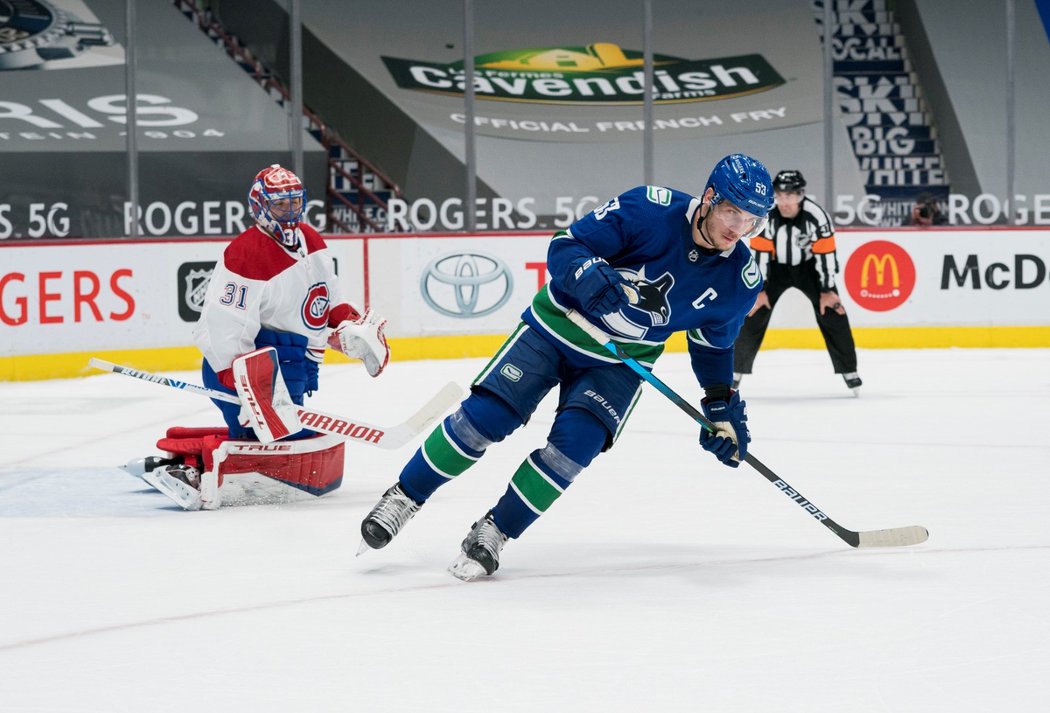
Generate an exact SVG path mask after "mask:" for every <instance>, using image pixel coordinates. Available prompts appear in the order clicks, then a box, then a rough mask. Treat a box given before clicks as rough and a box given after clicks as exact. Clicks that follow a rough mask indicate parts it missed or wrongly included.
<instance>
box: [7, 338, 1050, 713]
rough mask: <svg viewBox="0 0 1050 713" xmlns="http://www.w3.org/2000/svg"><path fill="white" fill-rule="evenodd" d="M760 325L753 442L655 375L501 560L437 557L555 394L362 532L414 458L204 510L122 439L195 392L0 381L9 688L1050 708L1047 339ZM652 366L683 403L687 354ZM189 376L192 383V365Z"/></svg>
mask: <svg viewBox="0 0 1050 713" xmlns="http://www.w3.org/2000/svg"><path fill="white" fill-rule="evenodd" d="M483 364H484V360H466V361H433V362H414V363H411V362H395V363H393V364H392V365H391V366H390V367H389V369H388V371H387V373H386V374H384V375H383V376H382V377H381V378H380V379H376V380H372V379H369V378H368V377H367V375H365V373H364V371H363V369H362V368H361V367H359V366H342V367H340V366H327V367H325V368H324V370H323V371H324V373H323V374H322V383H323V386H324V389H323V391H322V392H321V393H320V394H319V395H318V397H317V398H315V399H314V400H312V403H313V404H315V405H316V406H317V407H318V408H322V409H324V410H327V411H332V412H336V413H342V414H346V415H350V416H358V417H360V418H362V419H364V420H369V421H373V422H377V423H394V422H397V421H400V420H402V419H403V418H405V417H407V416H408V414H409V413H411V412H412V411H413V410H414V409H415V407H416V406H417V405H418V404H420V403H421V402H422V401H424V400H425V398H426V397H428V396H429V395H430V394H431V393H433V391H435V390H436V389H437V387H438V386H439V385H440V384H442V383H444V382H445V381H448V380H456V381H458V382H459V383H461V384H464V385H466V384H467V383H469V381H470V379H471V378H472V377H473V375H474V374H475V372H476V371H478V370H479V369H480V368H481V367H482V365H483ZM860 364H861V375H862V376H863V378H864V380H865V385H864V387H863V390H862V391H863V393H862V396H861V397H860V398H859V399H854V398H852V397H851V396H850V395H849V392H848V391H847V390H846V388H845V386H844V385H843V383H842V381H841V379H840V378H839V377H838V376H835V375H833V374H832V373H831V368H830V365H829V362H828V357H827V355H826V354H823V353H822V352H816V351H773V352H763V353H762V354H761V355H760V356H759V359H758V362H757V364H756V369H757V373H756V374H754V375H753V376H750V377H748V378H747V379H746V380H745V381H744V383H743V388H742V392H743V395H744V396H745V398H746V399H747V400H748V403H749V412H750V416H751V425H752V432H753V435H754V442H753V444H752V452H753V453H754V454H755V455H756V456H757V457H758V458H760V459H761V460H762V461H764V462H765V463H766V464H767V465H769V466H770V467H771V468H773V470H775V471H776V472H777V473H778V474H780V475H781V476H782V477H783V478H784V479H785V480H786V481H787V482H788V483H790V484H791V485H792V486H794V487H795V488H797V489H798V490H799V491H801V493H803V494H804V495H805V496H806V497H808V498H810V499H811V500H813V502H814V503H815V504H816V505H817V506H819V507H820V508H822V509H824V510H825V511H826V512H827V513H828V514H829V515H830V516H831V517H832V518H834V519H836V520H837V521H838V522H839V523H840V524H842V525H843V526H845V527H848V528H852V529H855V530H865V529H878V528H885V527H895V526H901V525H912V524H921V525H925V526H926V527H928V528H929V530H930V532H931V535H930V540H929V541H928V542H927V543H926V544H924V545H920V546H917V547H912V548H901V549H884V550H866V551H865V550H852V549H850V548H849V547H847V546H846V545H845V544H844V543H842V542H841V541H840V540H839V539H838V538H837V537H836V536H835V535H833V534H832V533H831V532H830V531H828V530H827V529H826V528H824V527H823V526H822V525H821V524H820V523H819V522H817V521H816V520H814V519H813V518H811V517H809V516H808V515H807V514H806V513H805V512H804V511H803V510H802V509H801V508H800V507H798V506H797V505H796V504H794V503H793V502H791V500H789V499H788V498H787V497H785V496H784V495H783V494H782V493H781V492H779V491H778V490H777V489H776V488H774V487H773V486H771V485H770V483H768V482H767V481H766V480H765V479H763V478H762V477H761V476H760V475H758V474H757V473H755V472H754V471H752V470H751V469H750V468H748V467H742V468H740V469H738V470H735V471H733V470H730V469H728V468H725V467H723V466H721V465H719V464H718V463H717V462H715V461H714V460H713V459H712V458H711V457H710V456H709V455H707V454H705V453H703V452H702V451H701V450H700V448H699V446H698V445H697V443H696V434H697V427H696V426H695V425H694V424H693V423H692V422H691V421H690V419H689V418H688V417H687V416H685V415H684V414H683V413H682V412H680V411H679V410H677V409H676V408H675V407H674V406H673V405H672V404H671V403H670V402H669V401H667V400H666V399H665V398H664V397H663V396H661V395H660V394H659V393H657V392H656V391H654V390H652V389H648V390H647V393H646V395H645V397H644V398H643V399H642V402H641V404H640V405H639V407H638V409H637V410H636V412H635V413H634V415H633V416H632V418H631V422H630V423H629V424H628V426H627V428H626V432H625V434H624V435H623V437H622V439H621V441H620V443H618V444H617V446H616V447H615V448H614V449H613V450H612V451H611V452H610V453H607V454H605V455H603V456H601V457H600V458H599V459H598V460H597V461H596V462H595V464H594V465H593V466H592V467H591V468H590V469H588V470H587V471H585V473H584V474H583V475H582V476H581V477H580V478H579V479H578V480H577V482H576V483H575V484H574V486H573V487H572V488H571V489H570V490H569V491H568V492H567V493H566V495H565V496H564V497H563V498H562V499H561V500H560V501H559V502H558V503H557V504H556V505H555V506H554V507H553V508H552V509H551V511H550V512H548V513H547V514H546V515H545V516H544V517H542V518H541V519H540V520H539V522H537V523H536V524H535V525H534V526H533V527H532V528H531V529H530V530H529V531H528V532H527V533H526V534H525V536H524V537H522V538H521V539H520V540H516V541H511V542H510V543H509V544H508V545H507V548H506V549H505V550H504V555H503V567H502V569H501V570H500V571H499V572H498V573H497V575H496V576H495V577H493V578H492V579H491V580H486V581H479V582H474V583H469V584H464V583H461V582H459V581H457V580H454V579H453V578H452V577H450V576H449V575H448V574H447V573H446V572H445V567H446V566H447V564H448V563H449V562H450V561H451V560H452V559H453V557H454V556H455V554H456V552H457V550H458V547H459V542H460V540H461V539H462V537H463V536H464V535H465V534H466V532H467V529H468V528H469V526H470V524H471V523H472V522H473V520H474V519H475V518H477V517H478V516H479V515H481V514H482V513H483V512H484V511H485V510H486V509H487V508H488V507H489V506H491V505H492V504H494V503H495V501H496V499H497V498H498V497H499V496H500V494H502V492H503V490H504V488H505V487H506V483H507V480H508V478H509V476H510V475H511V473H512V472H513V471H514V470H515V468H516V467H517V465H518V464H519V463H520V461H521V459H522V458H523V457H524V456H525V455H526V454H527V453H528V452H529V451H531V450H532V449H534V448H537V447H540V446H541V445H542V444H543V443H544V440H545V435H546V429H547V428H548V426H549V425H550V422H551V419H552V408H553V403H552V401H551V400H548V401H545V402H544V404H543V405H541V408H540V410H539V411H538V412H537V414H536V416H535V418H534V419H533V422H532V423H531V424H529V425H528V426H527V427H525V428H524V429H521V430H520V431H519V432H518V433H516V434H514V435H513V436H512V437H511V438H510V439H508V440H507V441H506V442H505V443H503V444H500V445H498V446H493V447H492V448H491V449H490V451H489V453H488V455H486V456H485V458H483V459H482V461H481V462H480V463H479V464H478V465H476V466H475V467H474V468H473V469H472V470H471V471H468V472H467V473H466V474H464V475H463V476H462V477H461V478H460V479H459V481H458V482H455V483H451V484H449V485H448V486H446V487H445V488H443V489H442V490H441V491H439V492H438V494H437V495H436V496H435V497H434V498H433V499H432V500H431V502H430V503H428V504H427V506H426V507H425V508H424V509H423V510H422V512H421V513H420V514H419V515H418V516H417V517H416V519H415V520H414V521H413V522H412V523H411V524H410V525H409V526H408V527H407V529H406V530H405V531H404V532H403V533H402V534H401V536H400V537H399V538H398V539H397V540H395V541H394V543H392V544H391V545H390V546H389V547H388V548H387V549H385V550H383V551H379V552H369V553H367V554H366V555H363V556H362V557H360V558H356V559H355V558H354V551H355V550H356V548H357V545H358V542H359V535H358V527H359V523H360V520H361V518H362V517H363V516H364V515H365V513H366V512H367V511H368V509H369V508H370V507H371V506H372V505H373V504H374V502H375V500H376V499H377V497H378V496H379V494H380V493H381V492H382V490H383V489H384V488H386V487H387V486H388V485H389V484H390V483H392V482H394V480H395V479H396V477H397V474H398V472H399V471H400V468H401V465H402V464H403V462H404V461H405V460H407V459H408V457H409V456H410V455H411V454H412V451H413V448H414V447H415V446H414V445H412V446H407V447H405V448H403V449H401V450H399V451H394V452H387V451H382V450H379V449H369V448H366V447H362V446H353V447H348V457H347V469H346V474H347V477H346V479H345V481H344V484H343V486H342V488H341V489H340V490H338V491H336V492H335V493H333V494H331V495H329V496H326V497H324V498H321V499H319V500H316V501H313V502H307V503H301V504H296V505H290V506H269V507H251V508H228V509H223V510H220V511H218V512H195V513H187V512H182V511H179V510H177V509H174V506H172V505H169V503H168V501H167V500H166V499H165V498H164V496H162V495H160V494H159V493H155V492H152V491H150V490H148V489H147V488H146V487H145V486H144V485H143V484H142V483H140V482H139V481H136V480H134V479H133V478H131V477H130V476H128V475H126V474H125V473H124V472H123V471H120V470H118V469H117V468H116V466H117V465H118V464H120V463H123V462H125V461H127V460H129V459H131V458H134V457H139V456H143V455H148V454H152V453H155V452H156V451H155V449H154V447H153V444H154V442H155V441H156V439H157V437H158V436H159V435H161V433H162V432H163V429H164V428H165V427H166V426H169V425H174V424H180V425H212V424H215V423H218V422H219V419H218V418H217V411H214V410H213V407H212V406H211V405H210V404H209V403H208V402H207V401H205V400H203V399H201V398H199V397H195V396H191V395H188V394H183V393H178V392H175V391H172V390H168V389H165V388H162V387H159V386H155V385H152V384H148V383H145V382H141V381H136V380H132V379H128V378H126V377H121V376H117V375H101V376H96V377H92V378H89V379H80V380H68V381H66V380H63V381H52V382H36V383H15V384H0V405H2V409H0V411H2V415H0V434H2V435H0V439H2V447H0V711H2V712H3V713H14V712H18V713H21V712H28V711H33V712H45V711H46V712H50V713H57V712H59V711H61V712H63V713H69V712H77V713H80V712H103V711H105V712H107V713H108V712H113V711H120V712H125V711H126V712H128V713H138V712H144V711H149V712H150V713H161V712H164V711H251V712H252V713H267V712H270V711H274V712H276V711H280V712H286V711H311V712H312V711H362V712H367V713H373V712H374V713H380V712H388V711H389V712H399V711H416V710H419V711H428V712H437V711H457V712H471V711H479V712H481V711H484V712H486V713H489V712H501V711H523V712H525V711H527V712H528V713H534V712H537V711H574V712H576V711H596V712H601V713H615V712H620V711H624V712H626V711H630V712H634V711H712V712H717V713H726V712H735V711H742V712H749V713H750V712H759V711H762V712H764V711H778V712H779V711H812V710H824V711H836V712H837V711H848V712H849V713H864V712H873V713H875V712H877V713H885V712H887V711H892V712H894V713H897V712H902V713H903V712H915V713H920V712H921V713H930V712H931V711H932V712H940V711H944V712H951V713H965V712H971V711H972V712H974V713H978V712H980V713H986V712H989V711H1010V713H1019V712H1028V711H1032V712H1035V711H1040V712H1042V711H1047V710H1050V617H1048V613H1047V612H1048V610H1050V505H1048V500H1050V498H1048V495H1047V485H1048V483H1050V478H1048V476H1050V467H1048V462H1050V437H1048V435H1047V434H1048V428H1050V368H1048V367H1050V351H1048V350H923V351H877V350H872V351H862V352H861V355H860ZM657 374H658V375H660V376H662V377H663V378H664V379H666V380H667V382H668V383H669V384H670V385H671V386H672V387H673V388H675V389H677V390H678V391H679V392H680V393H682V394H683V395H684V396H687V397H689V398H691V399H695V398H696V397H697V392H698V389H697V387H696V386H695V383H694V382H693V377H692V375H691V372H690V370H689V366H688V361H687V358H686V357H685V356H684V355H679V354H672V355H668V356H666V357H664V358H663V359H661V361H660V364H659V366H658V369H657ZM175 376H177V378H180V379H185V380H193V381H197V380H198V379H197V376H196V375H195V374H192V373H179V374H175Z"/></svg>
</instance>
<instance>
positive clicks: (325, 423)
mask: <svg viewBox="0 0 1050 713" xmlns="http://www.w3.org/2000/svg"><path fill="white" fill-rule="evenodd" d="M88 364H90V365H91V366H93V367H94V368H96V369H99V370H101V371H111V372H113V373H116V374H123V375H124V376H130V377H133V378H135V379H142V380H143V381H148V382H150V383H153V384H160V385H161V386H168V387H170V388H173V389H178V390H180V391H185V392H187V393H191V394H197V395H199V396H207V397H208V398H211V399H216V400H217V401H226V402H228V403H231V404H239V403H240V402H241V400H240V399H238V398H237V397H236V396H234V395H233V394H227V393H224V392H222V391H216V390H215V389H209V388H207V387H204V386H199V385H197V384H190V383H187V382H185V381H179V380H178V379H170V378H168V377H166V376H161V375H160V374H153V373H150V372H148V371H142V370H141V369H132V368H131V367H128V366H121V365H120V364H114V363H112V362H108V361H105V360H104V359H98V358H95V357H91V359H90V360H89V361H88ZM462 396H463V389H462V387H460V386H459V385H458V384H456V383H455V382H451V381H450V382H449V383H447V384H445V386H444V387H443V388H442V389H441V390H440V391H438V392H437V393H436V394H435V395H434V396H433V398H431V399H430V401H428V402H427V403H425V404H424V405H423V407H422V408H421V409H419V410H418V411H416V412H415V413H414V414H412V415H411V416H410V417H409V418H408V420H406V421H405V422H403V423H399V424H397V425H396V426H376V425H373V424H371V423H365V422H364V421H358V420H355V419H350V418H344V417H342V416H334V415H332V414H328V413H324V412H323V411H314V410H313V409H308V408H305V407H303V406H299V407H297V410H298V416H299V423H301V424H302V425H303V427H304V428H309V429H310V430H311V431H320V432H322V433H332V434H335V435H337V436H341V437H343V438H345V439H347V440H349V441H354V442H356V443H364V444H366V445H370V446H378V447H379V448H385V449H387V450H395V449H397V448H400V447H401V446H403V445H405V444H406V443H408V442H410V441H411V440H412V439H413V438H415V437H416V436H417V435H419V434H420V433H421V432H422V431H423V430H424V429H426V428H427V427H428V426H430V424H432V423H433V422H434V421H435V420H437V419H438V418H439V417H440V416H441V415H442V414H444V413H445V411H446V410H448V408H449V407H450V406H452V405H453V404H454V403H456V402H457V401H458V400H459V399H460V398H461V397H462Z"/></svg>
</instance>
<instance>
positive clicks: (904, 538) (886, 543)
mask: <svg viewBox="0 0 1050 713" xmlns="http://www.w3.org/2000/svg"><path fill="white" fill-rule="evenodd" d="M567 316H568V317H569V320H570V321H571V322H572V323H573V324H575V325H576V326H577V327H579V328H580V329H581V330H583V332H584V333H586V334H587V335H588V336H589V337H590V338H591V339H593V340H594V341H596V342H597V343H598V344H601V345H602V346H603V347H605V349H606V350H607V351H608V352H609V353H611V354H612V355H613V356H614V357H616V358H617V359H619V360H620V361H621V362H623V363H624V364H626V365H627V366H628V367H630V369H631V371H633V372H634V373H636V374H638V376H640V377H641V378H642V379H643V380H644V381H647V382H649V383H650V384H651V385H652V386H653V387H655V388H656V390H657V391H659V392H660V393H661V394H663V395H664V396H666V397H667V398H668V400H670V401H671V403H673V404H674V405H675V406H677V407H678V408H680V409H681V410H683V411H685V412H686V413H687V414H688V415H689V417H690V418H692V419H693V420H694V421H696V422H697V423H699V424H700V425H701V426H702V427H703V428H705V429H707V430H708V431H711V432H712V433H714V431H715V427H714V424H712V423H711V421H709V420H708V419H707V417H706V416H704V414H703V413H701V412H700V411H698V410H697V409H696V407H694V406H693V405H692V404H690V403H689V402H688V401H686V400H685V399H684V398H682V397H681V396H679V395H678V394H677V393H675V392H674V391H673V390H672V389H671V387H669V386H668V385H667V384H665V383H664V382H663V381H661V380H660V379H659V378H658V377H656V376H653V374H652V373H650V372H649V370H648V369H646V368H645V367H644V366H642V365H641V364H639V363H638V362H637V361H635V359H634V358H633V357H632V356H631V355H630V354H628V353H627V352H625V351H624V350H623V349H621V348H620V346H619V345H618V344H617V343H616V342H614V341H612V340H611V339H610V338H609V335H607V334H605V332H603V331H602V330H600V329H599V328H598V327H596V326H594V325H593V324H591V323H590V322H588V321H587V319H586V318H585V317H584V316H583V315H581V314H579V313H578V312H576V311H575V310H569V312H568V315H567ZM744 462H745V463H747V464H748V465H750V466H751V467H752V468H754V469H755V470H757V471H758V472H759V474H760V475H761V476H762V477H763V478H765V479H766V480H768V481H769V482H770V483H772V484H773V485H775V486H777V488H778V489H779V490H780V492H782V493H784V494H785V495H787V496H788V497H789V498H791V499H792V500H794V501H795V503H796V504H797V505H798V506H799V507H801V508H802V509H803V510H805V511H806V512H808V513H809V514H810V515H812V516H813V518H814V519H816V520H818V521H819V522H820V523H821V524H822V525H824V527H826V528H828V529H829V530H831V531H832V532H834V533H835V534H836V535H838V537H839V538H840V539H841V540H842V541H843V542H845V543H846V544H848V545H849V546H850V547H907V546H909V545H918V544H920V543H923V542H925V541H926V540H927V538H929V536H930V533H929V531H927V529H926V528H925V527H921V526H919V525H910V526H908V527H895V528H891V529H889V530H867V531H863V532H855V531H853V530H850V529H848V528H845V527H842V526H841V525H839V524H838V523H837V522H835V521H834V520H832V519H831V518H830V517H828V516H827V515H826V514H825V513H824V512H823V511H822V510H821V509H820V508H818V507H817V506H816V505H814V504H813V503H812V502H810V501H809V500H807V499H806V498H805V497H804V496H803V495H802V494H801V493H800V492H798V491H797V490H795V489H794V488H792V487H791V486H790V485H788V484H787V482H786V481H785V480H784V479H783V478H781V477H780V476H778V475H777V474H776V473H774V472H773V470H772V469H770V468H769V467H768V466H767V465H766V464H765V463H763V462H762V461H760V460H758V458H755V456H753V455H752V454H751V453H748V454H747V455H746V456H745V457H744Z"/></svg>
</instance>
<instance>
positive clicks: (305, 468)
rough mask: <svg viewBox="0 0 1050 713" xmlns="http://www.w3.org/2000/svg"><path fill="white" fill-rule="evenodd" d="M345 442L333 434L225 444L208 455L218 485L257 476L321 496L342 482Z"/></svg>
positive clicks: (227, 442) (225, 442) (228, 442)
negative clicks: (293, 439) (245, 475)
mask: <svg viewBox="0 0 1050 713" xmlns="http://www.w3.org/2000/svg"><path fill="white" fill-rule="evenodd" d="M345 454H346V442H345V441H344V440H343V439H341V438H339V437H338V436H333V435H323V436H316V437H314V438H306V439H302V440H296V441H283V442H280V443H256V442H253V441H224V442H222V444H221V445H220V446H219V447H218V448H217V449H216V450H215V451H214V452H213V453H211V454H210V458H209V459H210V460H211V461H212V462H213V464H214V465H213V467H212V468H211V469H210V470H211V471H212V472H214V473H215V474H216V475H217V476H218V483H219V484H220V486H221V484H222V483H224V482H226V481H228V480H230V479H231V478H232V477H235V476H236V475H238V474H242V473H259V474H260V475H265V476H266V477H268V478H272V479H273V480H277V481H280V482H281V483H284V484H285V485H289V486H291V487H293V488H296V489H298V490H301V491H303V492H306V493H309V494H310V495H324V494H325V493H330V492H331V491H333V490H335V489H336V488H338V487H339V486H340V485H341V484H342V482H343V464H344V460H345Z"/></svg>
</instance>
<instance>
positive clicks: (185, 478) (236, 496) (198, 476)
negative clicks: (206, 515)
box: [125, 426, 345, 510]
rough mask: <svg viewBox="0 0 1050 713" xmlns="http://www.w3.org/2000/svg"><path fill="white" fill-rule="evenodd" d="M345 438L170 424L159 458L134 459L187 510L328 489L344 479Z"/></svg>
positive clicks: (134, 467)
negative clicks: (234, 435) (239, 437)
mask: <svg viewBox="0 0 1050 713" xmlns="http://www.w3.org/2000/svg"><path fill="white" fill-rule="evenodd" d="M344 446H345V441H344V440H343V439H341V438H340V437H338V436H334V435H319V436H316V437H313V438H307V439H301V440H294V441H281V442H278V443H260V442H258V441H235V440H230V438H229V434H228V431H227V430H226V429H225V428H184V427H181V426H174V427H172V428H169V429H168V431H167V434H166V435H165V437H164V438H161V439H160V440H159V441H157V447H158V448H159V449H161V450H162V451H164V452H165V456H164V457H161V458H157V457H149V458H144V459H141V460H137V461H132V462H131V463H129V464H128V465H127V466H125V469H126V470H127V471H128V472H129V473H131V474H133V475H137V476H139V477H141V478H142V479H143V480H145V481H146V482H147V483H149V484H150V485H151V486H153V487H154V488H155V489H157V490H158V491H160V492H162V493H164V494H165V495H167V496H168V497H169V498H171V499H172V500H173V501H174V502H175V503H177V504H178V505H179V507H181V508H183V509H184V510H201V509H204V510H215V509H217V508H219V507H220V506H222V505H255V504H273V503H283V502H292V501H295V500H302V499H309V498H312V497H317V496H321V495H324V494H325V493H329V492H331V491H333V490H335V489H336V488H338V487H339V485H340V484H341V483H342V481H343V463H344V450H345V449H344Z"/></svg>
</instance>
